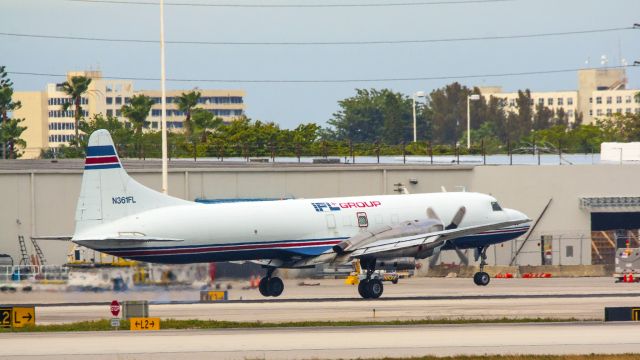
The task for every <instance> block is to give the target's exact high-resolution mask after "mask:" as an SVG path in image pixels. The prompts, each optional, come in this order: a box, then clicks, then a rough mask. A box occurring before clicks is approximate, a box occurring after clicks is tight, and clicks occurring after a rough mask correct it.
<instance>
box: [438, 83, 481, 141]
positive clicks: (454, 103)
mask: <svg viewBox="0 0 640 360" xmlns="http://www.w3.org/2000/svg"><path fill="white" fill-rule="evenodd" d="M470 94H471V90H470V89H469V88H467V87H466V86H462V85H461V84H459V83H457V82H454V83H452V84H449V85H447V86H445V87H443V88H440V89H436V90H434V91H432V92H431V94H429V99H430V100H429V104H430V108H431V124H432V129H431V131H432V133H433V140H434V142H436V143H440V144H453V143H454V142H457V141H458V139H459V138H460V136H461V135H462V132H463V127H464V129H466V128H467V126H466V124H467V97H468V96H469V95H470ZM473 103H474V104H473V108H472V110H471V111H472V113H473V114H476V115H477V114H479V112H478V111H477V110H478V109H477V108H476V106H477V104H476V103H480V101H474V102H473ZM474 118H477V117H476V116H474ZM463 125H464V126H463ZM474 125H476V128H477V127H478V126H479V124H478V122H477V121H475V123H474Z"/></svg>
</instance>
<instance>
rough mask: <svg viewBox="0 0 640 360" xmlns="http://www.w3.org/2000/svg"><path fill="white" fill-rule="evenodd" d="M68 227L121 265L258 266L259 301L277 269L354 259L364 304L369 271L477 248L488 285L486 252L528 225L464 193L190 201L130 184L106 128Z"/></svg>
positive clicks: (277, 287) (92, 149) (373, 281)
mask: <svg viewBox="0 0 640 360" xmlns="http://www.w3.org/2000/svg"><path fill="white" fill-rule="evenodd" d="M75 220H76V228H75V233H74V235H73V237H72V239H71V240H72V241H74V242H75V243H77V244H79V245H82V246H86V247H88V248H91V249H95V250H98V251H101V252H104V253H107V254H111V255H115V256H120V257H123V258H128V259H133V260H139V261H146V262H152V263H163V264H186V263H203V262H213V261H242V260H245V261H255V262H257V263H259V264H261V265H263V267H265V268H266V269H267V274H266V276H265V277H264V278H262V280H261V281H260V286H259V290H260V293H261V294H262V295H264V296H279V295H280V294H281V293H282V291H283V290H284V284H283V282H282V280H281V279H280V278H278V277H274V276H273V272H274V270H275V269H277V268H305V267H313V266H315V265H317V264H332V265H339V264H348V263H351V262H353V261H356V260H359V261H360V264H361V265H362V267H363V269H365V270H366V276H363V279H362V280H361V282H360V284H359V286H358V291H359V293H360V295H361V296H362V297H363V298H378V297H380V295H382V292H383V285H382V282H381V281H380V279H379V278H378V277H377V276H375V275H374V272H375V269H376V264H380V262H389V261H392V259H396V258H406V257H411V258H417V259H424V258H427V257H429V256H432V255H434V254H438V253H439V252H440V251H441V250H448V249H453V250H457V249H475V250H476V260H478V258H481V259H482V261H481V263H480V272H478V273H476V275H475V276H474V282H475V283H476V284H477V285H487V284H488V283H489V275H488V274H487V273H486V272H484V271H483V268H484V266H485V264H486V263H485V260H486V250H487V248H488V247H489V246H490V245H492V244H496V243H500V242H503V241H507V240H511V239H514V238H516V237H518V236H520V235H522V234H524V233H525V232H526V231H527V230H528V228H529V226H528V223H529V222H530V219H529V218H528V217H527V216H526V215H524V214H523V213H521V212H518V211H516V210H511V209H503V208H501V207H500V205H498V202H497V201H496V199H495V198H493V197H491V196H489V195H484V194H478V193H469V192H450V193H433V194H406V195H380V196H355V197H343V198H321V199H298V200H281V201H267V202H244V203H227V204H218V205H206V204H201V203H194V202H190V201H186V200H182V199H178V198H174V197H171V196H167V195H164V194H162V193H159V192H157V191H154V190H152V189H149V188H147V187H145V186H143V185H141V184H140V183H138V182H136V181H135V180H133V179H132V178H131V177H129V175H128V174H127V173H126V172H125V171H124V169H123V168H122V164H121V162H120V159H119V158H118V155H117V154H116V151H115V148H114V146H113V141H112V140H111V136H110V135H109V132H107V131H106V130H98V131H96V132H94V133H93V134H92V135H91V137H90V138H89V146H88V148H87V157H86V160H85V167H84V175H83V178H82V189H81V192H80V198H79V199H78V206H77V209H76V217H75Z"/></svg>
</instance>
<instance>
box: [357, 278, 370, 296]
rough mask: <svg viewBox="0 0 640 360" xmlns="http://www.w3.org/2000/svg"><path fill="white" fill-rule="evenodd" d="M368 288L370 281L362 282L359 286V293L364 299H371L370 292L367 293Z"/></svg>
mask: <svg viewBox="0 0 640 360" xmlns="http://www.w3.org/2000/svg"><path fill="white" fill-rule="evenodd" d="M368 286H369V280H361V281H360V283H359V284H358V293H359V294H360V296H362V298H363V299H369V298H371V296H370V295H369V292H368V291H367V288H368Z"/></svg>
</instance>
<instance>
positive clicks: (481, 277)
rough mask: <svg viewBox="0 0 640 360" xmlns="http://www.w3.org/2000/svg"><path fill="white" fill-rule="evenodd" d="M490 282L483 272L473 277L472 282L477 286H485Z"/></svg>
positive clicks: (489, 278) (487, 275)
mask: <svg viewBox="0 0 640 360" xmlns="http://www.w3.org/2000/svg"><path fill="white" fill-rule="evenodd" d="M489 281H491V277H490V276H489V274H487V273H486V272H484V271H480V272H477V273H475V275H473V282H474V283H475V284H476V285H478V286H487V285H488V284H489Z"/></svg>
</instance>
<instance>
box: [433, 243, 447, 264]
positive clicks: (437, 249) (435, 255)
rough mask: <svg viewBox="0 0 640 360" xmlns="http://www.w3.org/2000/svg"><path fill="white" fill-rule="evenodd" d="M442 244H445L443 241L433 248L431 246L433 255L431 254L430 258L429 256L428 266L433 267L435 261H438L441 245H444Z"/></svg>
mask: <svg viewBox="0 0 640 360" xmlns="http://www.w3.org/2000/svg"><path fill="white" fill-rule="evenodd" d="M444 244H446V242H443V243H442V245H439V246H437V247H435V248H433V255H431V258H429V268H430V269H431V268H433V267H434V266H436V263H437V262H438V259H440V252H441V251H442V247H443V246H444Z"/></svg>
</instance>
